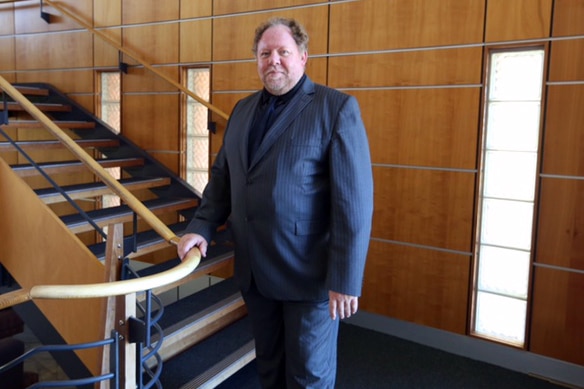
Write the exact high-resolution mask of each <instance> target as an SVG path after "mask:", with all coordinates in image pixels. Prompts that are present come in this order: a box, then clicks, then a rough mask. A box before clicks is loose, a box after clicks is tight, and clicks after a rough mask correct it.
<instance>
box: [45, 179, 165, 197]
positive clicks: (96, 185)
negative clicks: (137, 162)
mask: <svg viewBox="0 0 584 389" xmlns="http://www.w3.org/2000/svg"><path fill="white" fill-rule="evenodd" d="M118 182H119V183H120V184H122V185H132V184H139V183H148V182H151V183H153V182H164V183H165V182H168V179H167V178H165V177H146V178H144V177H132V178H123V179H120V180H118ZM100 188H107V185H106V184H104V183H103V182H90V183H87V184H76V185H66V186H62V187H61V189H63V190H65V192H67V193H68V194H71V193H76V192H86V191H89V190H96V189H100ZM35 193H36V194H37V195H38V196H39V197H40V198H44V197H47V196H52V195H55V194H58V193H59V191H58V190H57V189H55V188H42V189H35Z"/></svg>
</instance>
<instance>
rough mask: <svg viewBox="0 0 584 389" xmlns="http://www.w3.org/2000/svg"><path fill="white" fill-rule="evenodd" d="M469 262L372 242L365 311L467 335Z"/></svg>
mask: <svg viewBox="0 0 584 389" xmlns="http://www.w3.org/2000/svg"><path fill="white" fill-rule="evenodd" d="M469 277H470V258H469V257H467V256H463V255H457V254H450V253H445V252H440V251H432V250H426V249H422V248H415V247H408V246H401V245H395V244H391V243H384V242H378V241H372V242H371V244H370V247H369V254H368V256H367V264H366V267H365V286H364V289H363V295H362V297H361V299H360V300H359V303H360V304H359V305H360V309H363V310H365V311H367V312H371V313H376V314H380V315H384V316H389V317H393V318H399V319H400V320H405V321H409V322H413V323H417V324H421V325H425V326H430V327H433V328H438V329H442V330H445V331H450V332H454V333H457V334H465V332H466V317H467V306H468V298H469V297H468V296H469V290H468V287H469Z"/></svg>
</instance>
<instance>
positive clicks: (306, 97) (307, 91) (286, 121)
mask: <svg viewBox="0 0 584 389" xmlns="http://www.w3.org/2000/svg"><path fill="white" fill-rule="evenodd" d="M313 94H314V84H313V83H312V81H311V80H310V79H309V78H306V80H305V82H304V85H303V86H302V89H300V90H299V91H298V93H296V95H295V96H294V97H293V98H292V100H290V102H289V103H288V104H287V105H286V107H285V108H284V110H283V111H282V112H281V113H280V115H279V116H278V118H277V119H276V121H275V122H274V124H273V125H272V127H271V128H270V129H269V130H268V132H267V133H266V135H265V137H264V139H263V141H262V143H261V144H260V146H259V148H258V150H257V151H256V154H255V155H254V158H253V161H251V163H250V166H249V169H252V168H253V167H254V166H255V165H256V164H257V163H258V161H260V160H261V159H262V157H263V156H264V155H265V154H266V152H268V150H269V149H270V148H271V147H272V146H273V145H274V143H276V141H277V140H278V138H280V136H282V134H283V133H284V132H285V131H286V129H287V128H288V127H289V126H290V125H291V124H292V122H293V121H294V119H296V118H297V117H298V115H300V112H301V111H302V110H303V109H304V108H305V107H306V106H307V105H308V104H310V102H311V101H312V98H313ZM249 131H250V130H249V125H248V130H247V135H246V140H247V139H248V138H249ZM245 147H246V149H247V142H246V143H245ZM245 156H246V157H247V151H246V152H245Z"/></svg>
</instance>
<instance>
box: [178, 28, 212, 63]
mask: <svg viewBox="0 0 584 389" xmlns="http://www.w3.org/2000/svg"><path fill="white" fill-rule="evenodd" d="M212 31H213V30H212V23H211V20H210V19H206V20H196V21H193V22H183V23H181V24H180V38H179V39H180V62H182V63H185V62H203V61H205V62H208V61H211V46H212V44H211V42H212V39H213V38H212Z"/></svg>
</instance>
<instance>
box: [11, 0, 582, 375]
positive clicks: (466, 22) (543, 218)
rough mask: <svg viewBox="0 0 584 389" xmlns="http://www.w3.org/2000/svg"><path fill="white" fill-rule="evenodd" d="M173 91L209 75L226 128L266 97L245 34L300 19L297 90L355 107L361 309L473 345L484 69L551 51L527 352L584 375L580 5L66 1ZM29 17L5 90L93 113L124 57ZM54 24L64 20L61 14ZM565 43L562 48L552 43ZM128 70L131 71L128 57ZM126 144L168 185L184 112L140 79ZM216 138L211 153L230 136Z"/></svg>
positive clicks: (137, 71)
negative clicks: (193, 77)
mask: <svg viewBox="0 0 584 389" xmlns="http://www.w3.org/2000/svg"><path fill="white" fill-rule="evenodd" d="M60 3H61V4H65V5H66V6H67V7H68V8H70V9H74V10H76V12H78V13H79V14H80V15H81V16H82V17H83V18H84V19H85V20H87V21H89V22H90V23H91V22H92V23H93V25H94V26H95V27H100V30H101V31H102V32H104V33H106V34H107V35H108V36H110V37H112V38H113V39H114V40H116V41H117V42H120V43H121V44H123V45H124V46H126V47H128V48H131V49H132V50H134V51H136V52H138V53H140V54H141V55H142V56H143V58H144V59H145V60H146V61H149V62H150V63H152V64H153V65H154V66H156V67H157V68H158V69H159V70H160V71H163V72H164V73H165V74H167V75H168V76H170V77H171V78H172V79H174V80H176V81H177V82H180V79H181V68H182V67H183V66H209V67H210V68H211V70H212V94H211V99H212V102H213V103H214V104H215V105H216V106H218V107H219V108H220V109H221V110H222V111H224V112H230V111H231V109H232V108H233V106H234V104H235V103H236V101H237V100H238V99H240V98H242V97H244V96H246V95H248V94H249V93H250V92H251V91H253V90H256V89H258V88H260V87H261V84H260V83H259V80H258V78H257V74H256V70H255V64H254V62H253V58H252V54H251V43H252V37H253V31H254V29H255V27H256V26H257V25H258V24H259V23H260V22H261V21H263V20H265V19H266V18H268V17H270V16H276V15H277V16H285V17H294V18H297V19H298V20H300V21H301V22H302V23H303V24H304V25H305V26H306V27H307V29H308V31H309V33H310V47H309V52H310V55H311V58H310V59H309V62H308V67H307V73H308V74H309V75H310V76H311V78H312V79H313V80H314V81H316V82H319V83H323V84H327V85H329V86H331V87H334V88H339V89H341V90H344V91H346V92H347V93H350V94H352V95H354V96H356V97H357V99H358V100H359V102H360V105H361V109H362V114H363V118H364V121H365V124H366V127H367V131H368V136H369V140H370V145H371V152H372V159H373V167H372V169H373V172H374V178H375V215H374V225H373V233H372V241H371V249H370V252H369V256H368V263H367V269H366V276H365V287H364V290H363V296H362V299H361V301H362V303H361V306H362V309H364V310H367V311H370V312H374V313H379V314H382V315H387V316H391V317H393V318H397V319H402V320H406V321H411V322H415V323H418V324H422V325H426V326H431V327H435V328H438V329H442V330H447V331H452V332H455V333H458V334H467V333H469V329H468V323H470V320H471V317H470V316H471V309H470V307H471V295H472V279H473V274H472V271H473V270H472V269H473V258H474V256H473V253H474V243H473V239H474V234H475V217H476V190H477V174H478V170H479V167H480V166H479V159H480V158H479V151H480V142H481V137H482V128H481V123H482V96H483V93H484V85H483V80H484V74H483V72H484V58H485V56H486V54H487V53H488V51H489V50H490V49H491V48H493V47H510V46H513V47H516V46H521V45H524V44H525V45H534V44H539V45H543V46H545V47H546V50H547V51H546V56H547V58H548V70H549V71H548V75H547V79H546V80H545V81H546V88H545V91H546V95H545V100H544V104H543V115H542V117H544V118H545V121H543V122H542V134H543V135H542V144H541V177H540V184H539V186H540V194H539V196H538V203H537V210H536V244H535V246H534V247H535V254H534V266H533V271H532V273H533V280H532V288H531V297H530V306H531V312H530V318H529V324H528V344H527V346H526V348H527V349H528V350H530V351H533V352H535V353H538V354H542V355H546V356H550V357H553V358H558V359H560V360H564V361H568V362H573V363H576V364H584V353H583V352H582V350H584V335H583V334H584V331H582V328H584V303H583V302H582V301H584V299H583V298H582V296H584V274H583V272H584V239H583V238H582V231H584V205H583V204H584V203H583V202H582V196H583V194H584V184H582V182H583V181H582V178H583V177H584V157H583V155H584V154H583V153H582V152H581V150H583V149H584V135H583V134H584V132H583V131H582V123H584V113H583V112H584V110H582V108H581V107H582V106H584V56H582V55H581V53H582V52H583V51H584V39H583V38H582V35H584V2H582V1H575V0H514V1H508V0H476V1H468V0H441V1H435V0H412V1H406V0H361V1H351V2H344V1H334V2H328V1H325V0H253V1H252V0H238V1H232V0H168V1H164V2H161V1H156V0H83V1H79V0H64V1H60ZM38 11H39V10H38V2H37V1H30V2H19V3H16V4H14V5H13V4H3V5H0V52H1V55H0V74H1V75H2V76H3V77H5V78H7V79H9V80H11V81H15V82H31V81H43V82H49V83H52V84H55V85H56V86H57V87H59V88H60V89H61V90H63V91H64V92H65V93H67V94H69V95H71V96H72V97H73V98H75V99H76V100H78V101H80V102H81V104H83V105H84V106H85V107H86V108H88V109H91V110H92V109H93V108H94V107H93V105H94V101H95V97H96V89H95V81H94V78H95V74H96V71H97V70H99V69H104V68H116V67H117V65H118V53H117V52H116V50H113V49H112V48H111V47H108V46H107V45H106V44H104V43H103V42H102V41H101V40H100V39H99V38H95V37H92V36H91V35H90V34H88V33H87V32H85V31H83V30H82V29H80V28H79V27H78V26H77V25H75V23H73V22H71V21H69V20H66V18H63V17H57V18H56V22H55V23H53V24H50V25H47V24H45V23H44V22H43V21H41V20H40V18H39V17H38ZM48 11H49V12H51V13H54V14H57V12H55V11H54V10H51V9H50V8H49V9H48ZM556 38H562V39H556ZM124 60H125V61H127V62H128V63H129V64H130V65H134V64H135V62H133V61H132V60H131V59H128V58H125V59H124ZM122 104H123V110H122V115H123V120H122V122H123V132H124V134H125V135H126V136H128V137H129V138H131V139H132V140H133V141H134V142H136V143H137V144H139V145H141V146H142V147H144V148H145V149H147V150H152V152H157V151H164V153H159V154H155V155H156V156H158V157H160V159H161V160H162V161H163V162H164V163H165V164H166V165H167V166H169V167H170V168H171V169H174V170H175V171H177V172H178V171H179V166H178V164H179V162H180V158H179V152H180V151H181V150H180V144H181V142H180V134H181V119H180V118H181V108H180V104H181V98H180V95H179V93H177V91H175V90H173V88H171V87H169V86H168V85H166V84H165V83H164V82H161V81H160V80H158V79H156V78H155V77H153V75H152V74H151V73H150V72H148V71H146V70H144V69H142V68H140V67H131V68H130V71H129V74H127V75H124V77H123V101H122ZM214 120H216V121H217V123H218V131H217V134H216V135H212V136H211V159H212V158H213V155H214V154H215V153H216V152H217V151H218V149H219V147H220V144H221V137H222V134H223V130H224V127H225V124H226V123H225V120H223V119H221V118H218V117H214Z"/></svg>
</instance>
